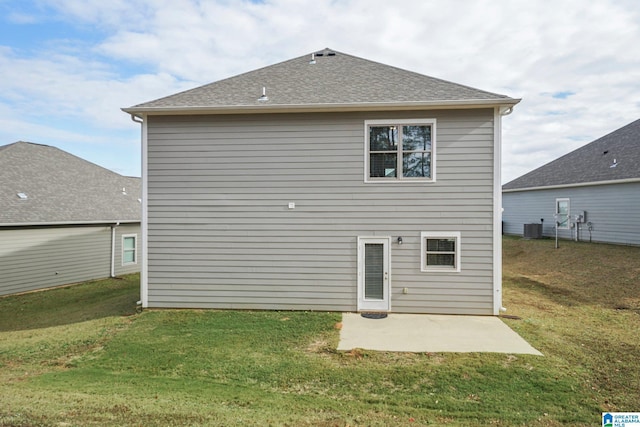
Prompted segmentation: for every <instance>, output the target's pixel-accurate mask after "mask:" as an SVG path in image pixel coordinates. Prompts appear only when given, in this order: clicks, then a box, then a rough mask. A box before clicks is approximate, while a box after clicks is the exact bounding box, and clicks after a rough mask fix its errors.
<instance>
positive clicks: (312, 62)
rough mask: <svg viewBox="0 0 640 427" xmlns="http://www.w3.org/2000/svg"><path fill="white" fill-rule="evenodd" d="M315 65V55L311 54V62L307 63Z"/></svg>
mask: <svg viewBox="0 0 640 427" xmlns="http://www.w3.org/2000/svg"><path fill="white" fill-rule="evenodd" d="M315 63H316V54H315V53H312V54H311V61H309V64H315Z"/></svg>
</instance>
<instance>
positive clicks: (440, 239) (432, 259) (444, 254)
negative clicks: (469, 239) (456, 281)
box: [420, 232, 460, 273]
mask: <svg viewBox="0 0 640 427" xmlns="http://www.w3.org/2000/svg"><path fill="white" fill-rule="evenodd" d="M420 237H421V245H420V246H421V254H422V257H421V258H422V266H421V270H422V271H430V272H449V273H451V272H455V273H458V272H460V233H459V232H423V233H421V235H420Z"/></svg>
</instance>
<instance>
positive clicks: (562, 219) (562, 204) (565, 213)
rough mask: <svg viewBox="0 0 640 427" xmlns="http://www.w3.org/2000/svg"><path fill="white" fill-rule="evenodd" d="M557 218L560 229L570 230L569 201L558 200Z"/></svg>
mask: <svg viewBox="0 0 640 427" xmlns="http://www.w3.org/2000/svg"><path fill="white" fill-rule="evenodd" d="M555 217H556V224H557V226H558V229H564V230H568V229H569V199H556V215H555Z"/></svg>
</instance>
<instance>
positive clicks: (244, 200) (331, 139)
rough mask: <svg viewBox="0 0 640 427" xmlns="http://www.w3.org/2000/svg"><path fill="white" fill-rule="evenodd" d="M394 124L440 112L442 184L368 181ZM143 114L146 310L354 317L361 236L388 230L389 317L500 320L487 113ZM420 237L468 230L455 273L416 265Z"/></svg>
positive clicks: (438, 162) (439, 171) (385, 233)
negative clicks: (380, 122) (386, 124)
mask: <svg viewBox="0 0 640 427" xmlns="http://www.w3.org/2000/svg"><path fill="white" fill-rule="evenodd" d="M394 118H397V119H402V118H435V119H437V130H436V138H437V145H436V153H437V160H436V168H437V182H435V183H393V184H388V183H384V184H382V183H365V182H364V167H365V166H364V164H365V163H364V159H365V152H364V148H365V147H364V140H365V135H364V121H365V120H371V119H394ZM147 120H148V198H147V200H148V227H149V235H148V250H149V255H148V256H149V264H148V289H149V291H148V301H149V302H148V304H149V307H186V308H189V307H192V308H196V307H198V308H237V309H296V310H297V309H300V310H331V311H354V310H356V307H357V305H356V304H357V296H356V295H357V294H356V292H357V289H356V283H357V237H358V236H392V237H393V239H392V240H393V242H394V243H393V244H392V247H391V264H392V265H391V269H392V270H391V281H392V287H391V293H392V297H391V306H392V311H395V312H415V313H425V312H426V313H464V314H492V310H493V256H492V255H493V253H492V251H493V246H492V242H493V241H492V230H493V225H492V224H493V205H492V203H493V155H494V153H493V141H494V137H493V133H494V131H493V129H494V123H493V110H491V109H487V110H469V111H464V110H459V111H442V110H439V111H430V112H424V111H423V112H401V113H398V112H394V113H344V114H329V113H327V114H286V115H285V114H279V115H277V114H276V115H250V116H235V115H228V116H150V117H148V118H147ZM289 202H294V203H295V209H288V203H289ZM422 231H459V232H461V238H462V271H461V272H460V273H425V272H421V271H420V267H421V262H420V233H421V232H422ZM398 236H402V238H403V240H404V242H403V244H402V246H398V245H397V244H396V243H395V240H396V238H397V237H398ZM403 288H408V293H407V294H403V293H402V289H403Z"/></svg>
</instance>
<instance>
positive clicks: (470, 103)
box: [122, 98, 520, 115]
mask: <svg viewBox="0 0 640 427" xmlns="http://www.w3.org/2000/svg"><path fill="white" fill-rule="evenodd" d="M519 102H520V99H513V98H506V99H489V100H487V99H470V100H454V101H418V102H371V103H368V102H363V103H343V104H335V103H327V104H282V105H263V106H259V105H232V106H185V107H130V108H122V111H124V112H126V113H129V114H133V115H139V114H140V113H145V114H149V115H184V114H259V113H264V114H266V113H296V112H297V113H320V112H347V111H394V110H395V111H408V110H416V109H460V108H493V107H496V106H501V107H512V106H514V105H516V104H517V103H519Z"/></svg>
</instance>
